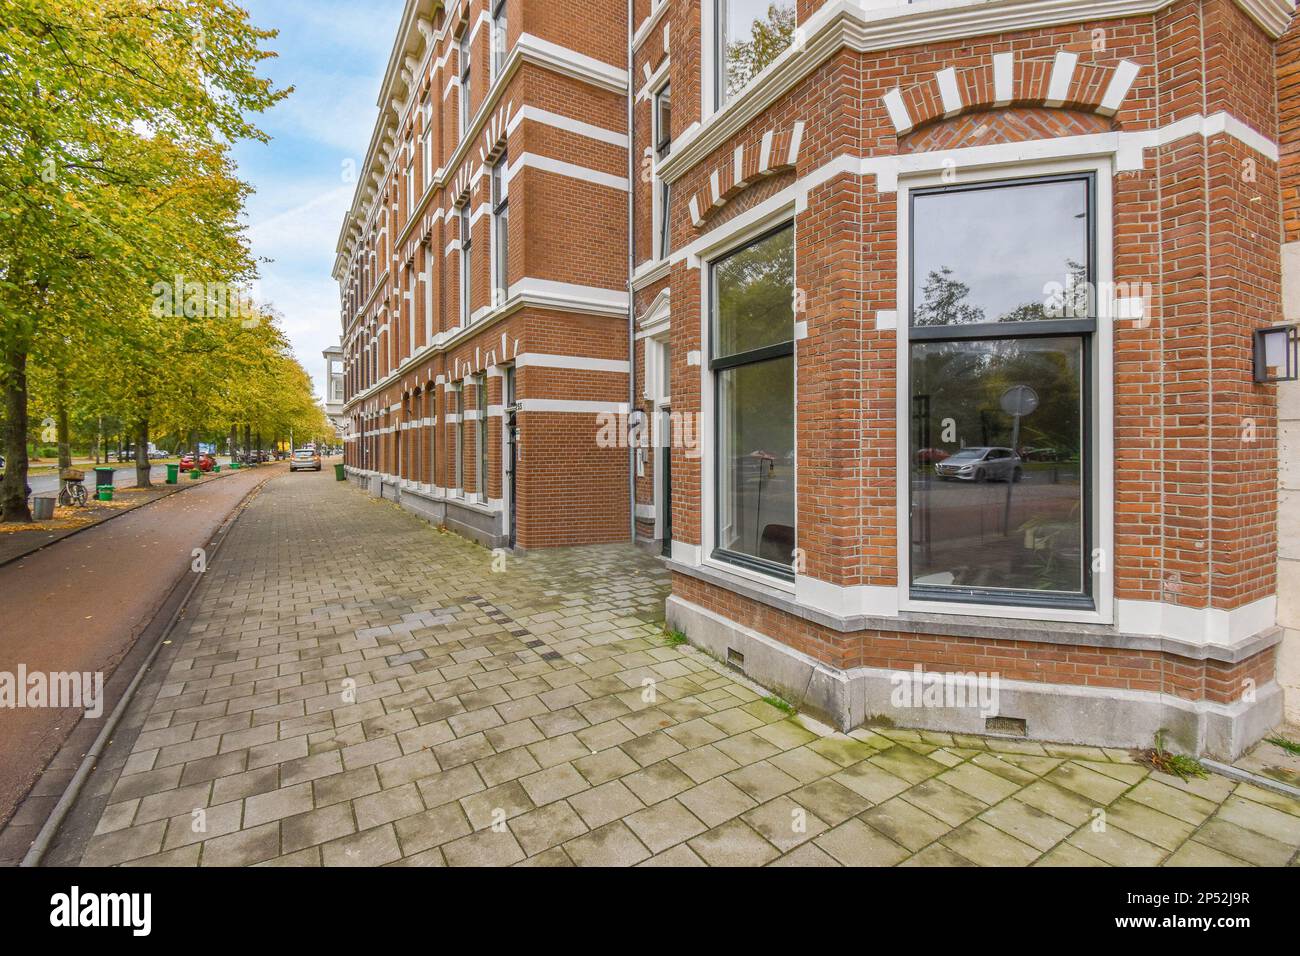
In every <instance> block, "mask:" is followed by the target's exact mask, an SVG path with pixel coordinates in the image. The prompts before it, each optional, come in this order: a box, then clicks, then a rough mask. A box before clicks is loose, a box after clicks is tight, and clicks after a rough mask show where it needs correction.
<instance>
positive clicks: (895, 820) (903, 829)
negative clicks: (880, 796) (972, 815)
mask: <svg viewBox="0 0 1300 956" xmlns="http://www.w3.org/2000/svg"><path fill="white" fill-rule="evenodd" d="M858 819H860V820H861V821H862V822H863V823H865V824H867V825H868V826H870V827H871V828H872V829H873V830H877V831H879V832H880V833H882V834H884V835H885V836H887V837H889V838H890V839H891V840H893V841H894V842H895V843H897V844H899V845H901V846H904V847H906V848H907V849H909V850H911V851H912V852H913V853H915V852H916V851H917V850H920V849H921V848H922V847H924V846H927V845H928V844H931V843H933V842H934V841H935V840H937V839H939V838H940V837H942V836H943V835H944V834H946V833H947V832H948V831H949V830H950V829H951V827H949V826H948V824H946V823H944V822H943V821H942V820H939V819H938V818H936V817H932V816H931V815H930V814H928V813H926V812H925V811H924V810H922V809H920V808H919V807H916V806H914V805H912V804H910V803H908V802H907V801H906V800H902V799H900V798H898V797H895V798H894V799H892V800H886V801H885V802H884V803H882V804H880V805H879V806H876V807H872V808H871V809H870V810H867V811H865V812H864V813H862V814H861V815H860V816H859V817H858Z"/></svg>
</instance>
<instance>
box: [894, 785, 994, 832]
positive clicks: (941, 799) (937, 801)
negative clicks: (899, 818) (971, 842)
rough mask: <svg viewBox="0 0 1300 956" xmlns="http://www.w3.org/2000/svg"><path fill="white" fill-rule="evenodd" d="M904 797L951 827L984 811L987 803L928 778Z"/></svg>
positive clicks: (903, 795)
mask: <svg viewBox="0 0 1300 956" xmlns="http://www.w3.org/2000/svg"><path fill="white" fill-rule="evenodd" d="M902 799H904V800H906V801H907V802H908V803H910V804H912V805H913V806H915V807H918V808H920V809H921V810H924V811H925V812H926V813H928V814H930V816H932V817H937V818H938V819H940V820H942V821H943V822H944V823H946V824H948V825H949V826H950V827H956V826H960V825H961V824H962V823H965V822H966V821H967V820H969V819H970V818H971V817H973V816H976V815H977V814H980V813H983V812H984V810H985V809H987V804H985V803H984V802H983V801H982V800H977V799H976V798H975V797H972V796H971V795H970V794H968V793H966V792H965V791H962V790H958V789H957V788H956V787H950V786H948V784H946V783H944V782H943V781H942V780H926V781H924V782H922V783H918V784H917V785H916V786H915V787H912V788H911V789H909V790H906V791H904V793H903V794H902Z"/></svg>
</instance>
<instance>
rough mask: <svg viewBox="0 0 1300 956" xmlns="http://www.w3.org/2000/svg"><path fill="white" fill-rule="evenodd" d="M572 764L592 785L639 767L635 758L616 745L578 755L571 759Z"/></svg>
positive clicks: (631, 771) (606, 781)
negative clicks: (581, 755) (595, 752)
mask: <svg viewBox="0 0 1300 956" xmlns="http://www.w3.org/2000/svg"><path fill="white" fill-rule="evenodd" d="M573 766H574V767H575V768H577V770H578V772H579V773H581V774H582V775H583V776H584V777H586V778H587V782H588V783H590V784H591V785H592V786H593V787H596V786H600V784H602V783H608V782H609V781H611V780H616V779H617V778H619V777H622V776H626V775H627V774H629V773H633V772H634V771H636V770H638V769H640V767H639V765H638V764H637V762H636V761H635V760H633V759H632V758H631V757H629V756H628V755H627V754H625V753H624V752H623V751H621V750H619V749H618V748H617V747H611V748H610V749H609V750H604V751H601V752H600V753H597V754H588V755H587V756H585V757H579V758H578V759H577V760H575V761H573Z"/></svg>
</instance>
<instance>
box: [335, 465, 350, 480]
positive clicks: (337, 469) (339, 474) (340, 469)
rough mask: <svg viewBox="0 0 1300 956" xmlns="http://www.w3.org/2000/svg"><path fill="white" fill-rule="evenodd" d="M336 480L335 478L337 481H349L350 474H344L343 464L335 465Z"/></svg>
mask: <svg viewBox="0 0 1300 956" xmlns="http://www.w3.org/2000/svg"><path fill="white" fill-rule="evenodd" d="M334 480H335V481H347V480H348V476H347V475H346V474H344V472H343V466H342V465H335V466H334Z"/></svg>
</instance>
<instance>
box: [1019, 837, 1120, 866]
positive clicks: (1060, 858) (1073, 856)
mask: <svg viewBox="0 0 1300 956" xmlns="http://www.w3.org/2000/svg"><path fill="white" fill-rule="evenodd" d="M1033 865H1034V866H1068V867H1075V866H1091V867H1098V866H1109V865H1110V864H1108V863H1104V862H1102V861H1101V860H1099V859H1097V858H1096V857H1095V856H1090V855H1088V854H1087V853H1084V852H1083V851H1082V850H1080V849H1079V848H1078V847H1076V846H1071V845H1070V844H1069V843H1058V844H1057V845H1056V846H1054V847H1053V848H1052V849H1051V850H1050V851H1049V852H1047V853H1044V854H1043V855H1042V856H1041V857H1039V858H1038V859H1037V860H1035V861H1034V864H1033Z"/></svg>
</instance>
